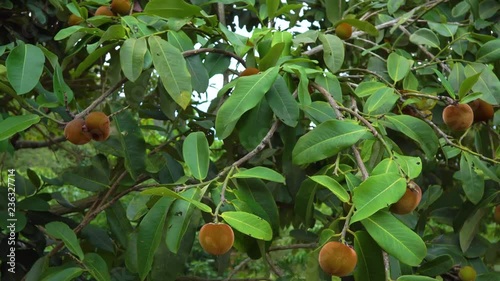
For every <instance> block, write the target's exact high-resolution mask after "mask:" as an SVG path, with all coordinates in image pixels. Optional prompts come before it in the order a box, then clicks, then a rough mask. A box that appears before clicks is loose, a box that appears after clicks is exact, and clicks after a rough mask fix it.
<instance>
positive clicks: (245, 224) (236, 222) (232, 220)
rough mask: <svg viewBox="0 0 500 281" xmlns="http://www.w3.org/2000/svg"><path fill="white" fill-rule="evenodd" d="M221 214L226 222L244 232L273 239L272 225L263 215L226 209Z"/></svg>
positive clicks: (263, 238) (255, 236) (257, 237)
mask: <svg viewBox="0 0 500 281" xmlns="http://www.w3.org/2000/svg"><path fill="white" fill-rule="evenodd" d="M220 216H221V217H222V218H223V219H224V221H226V223H228V224H229V225H230V226H232V227H233V228H234V229H236V230H238V231H239V232H241V233H243V234H246V235H248V236H250V237H253V238H255V239H261V240H265V241H271V239H273V230H272V228H271V225H269V223H268V222H267V221H265V220H264V219H262V218H261V217H258V216H256V215H254V214H250V213H247V212H238V211H226V212H224V213H222V214H221V215H220Z"/></svg>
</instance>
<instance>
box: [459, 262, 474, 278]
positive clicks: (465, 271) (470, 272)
mask: <svg viewBox="0 0 500 281" xmlns="http://www.w3.org/2000/svg"><path fill="white" fill-rule="evenodd" d="M458 277H460V280H461V281H475V280H476V270H475V269H474V268H473V267H472V266H468V265H467V266H464V267H462V268H461V269H460V271H458Z"/></svg>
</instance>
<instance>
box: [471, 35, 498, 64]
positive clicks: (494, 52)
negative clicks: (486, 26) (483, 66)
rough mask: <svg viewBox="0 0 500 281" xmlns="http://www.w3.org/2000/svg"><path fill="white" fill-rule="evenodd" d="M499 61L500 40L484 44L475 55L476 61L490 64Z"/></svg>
mask: <svg viewBox="0 0 500 281" xmlns="http://www.w3.org/2000/svg"><path fill="white" fill-rule="evenodd" d="M498 60H500V39H494V40H491V41H488V42H486V43H484V45H482V46H481V48H479V50H478V51H477V53H476V61H477V62H482V63H490V62H494V61H498Z"/></svg>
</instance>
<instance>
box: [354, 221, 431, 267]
mask: <svg viewBox="0 0 500 281" xmlns="http://www.w3.org/2000/svg"><path fill="white" fill-rule="evenodd" d="M361 223H362V224H363V226H364V227H365V228H366V230H367V231H368V233H369V234H370V236H371V237H372V238H373V239H374V240H375V241H376V242H377V244H378V245H379V246H380V247H381V248H382V249H384V251H386V252H387V253H388V254H390V255H392V256H394V257H395V258H397V259H398V260H399V261H401V262H402V263H405V264H407V265H410V266H417V265H419V264H420V263H421V262H422V260H423V259H424V258H425V256H426V254H427V248H426V247H425V243H424V241H422V238H420V236H418V235H417V234H416V233H415V232H413V231H411V230H410V229H409V228H408V227H407V226H406V225H404V224H403V223H402V222H400V221H399V220H398V219H396V218H395V217H394V216H393V215H391V214H390V213H389V212H386V211H379V212H377V213H375V214H373V215H372V216H371V217H369V218H366V219H364V220H362V221H361Z"/></svg>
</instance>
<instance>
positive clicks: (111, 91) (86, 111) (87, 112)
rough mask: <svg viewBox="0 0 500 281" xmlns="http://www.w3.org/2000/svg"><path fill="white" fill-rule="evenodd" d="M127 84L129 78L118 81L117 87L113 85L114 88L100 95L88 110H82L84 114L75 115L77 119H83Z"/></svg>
mask: <svg viewBox="0 0 500 281" xmlns="http://www.w3.org/2000/svg"><path fill="white" fill-rule="evenodd" d="M125 82H127V78H123V79H121V80H120V81H118V82H117V83H116V84H115V85H113V87H111V88H109V89H108V90H107V91H105V92H104V93H103V94H102V95H100V96H99V97H98V98H97V99H95V100H94V101H93V102H92V103H91V104H90V105H89V106H88V107H87V108H85V109H84V110H82V112H80V113H78V114H77V115H75V119H76V118H83V117H84V116H86V115H87V114H89V112H90V111H92V110H93V109H94V108H96V107H97V106H98V105H99V104H101V103H102V102H103V101H104V100H105V99H106V98H107V97H109V96H110V95H111V94H113V93H114V92H115V91H116V90H118V89H119V88H120V87H121V86H122V85H123V83H125Z"/></svg>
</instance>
